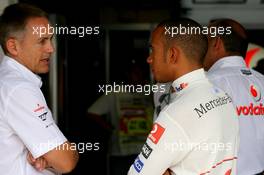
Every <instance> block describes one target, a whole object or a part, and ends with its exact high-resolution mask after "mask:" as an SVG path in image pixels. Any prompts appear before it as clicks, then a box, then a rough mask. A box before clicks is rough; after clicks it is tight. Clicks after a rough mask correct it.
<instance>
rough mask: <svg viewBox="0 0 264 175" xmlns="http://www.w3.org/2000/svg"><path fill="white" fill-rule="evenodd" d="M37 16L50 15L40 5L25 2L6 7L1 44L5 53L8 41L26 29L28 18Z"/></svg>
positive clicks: (0, 20)
mask: <svg viewBox="0 0 264 175" xmlns="http://www.w3.org/2000/svg"><path fill="white" fill-rule="evenodd" d="M35 17H45V18H48V15H47V13H46V12H45V11H43V10H41V9H40V8H38V7H35V6H32V5H29V4H24V3H17V4H12V5H10V6H8V7H6V8H5V10H4V12H3V14H2V16H1V17H0V44H1V46H2V48H3V51H4V53H5V54H6V53H7V48H6V44H5V43H6V41H7V40H8V39H9V38H10V37H14V36H15V33H17V32H22V31H24V29H25V26H26V24H27V21H28V19H30V18H35Z"/></svg>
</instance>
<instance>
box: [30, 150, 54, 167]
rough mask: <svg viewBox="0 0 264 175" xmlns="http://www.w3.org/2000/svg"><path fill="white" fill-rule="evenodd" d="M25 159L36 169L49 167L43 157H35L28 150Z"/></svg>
mask: <svg viewBox="0 0 264 175" xmlns="http://www.w3.org/2000/svg"><path fill="white" fill-rule="evenodd" d="M27 160H28V162H29V163H30V164H31V165H32V166H33V167H34V168H35V169H36V170H37V171H43V170H44V169H45V168H48V167H49V165H48V162H47V161H46V160H45V159H44V158H43V157H39V158H37V159H35V158H34V157H33V156H32V154H31V153H30V152H28V155H27Z"/></svg>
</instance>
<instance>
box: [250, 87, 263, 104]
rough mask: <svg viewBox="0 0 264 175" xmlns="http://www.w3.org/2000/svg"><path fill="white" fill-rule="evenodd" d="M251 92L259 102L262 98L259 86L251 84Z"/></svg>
mask: <svg viewBox="0 0 264 175" xmlns="http://www.w3.org/2000/svg"><path fill="white" fill-rule="evenodd" d="M250 94H251V96H252V97H253V98H254V100H255V101H256V102H258V101H259V100H260V99H261V93H260V90H259V88H258V87H257V86H256V85H251V86H250Z"/></svg>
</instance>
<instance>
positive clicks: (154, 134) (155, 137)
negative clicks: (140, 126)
mask: <svg viewBox="0 0 264 175" xmlns="http://www.w3.org/2000/svg"><path fill="white" fill-rule="evenodd" d="M164 131H165V128H163V127H162V126H161V125H160V124H158V123H154V125H153V128H152V131H150V134H149V136H148V138H149V139H150V140H151V141H152V142H153V143H155V144H157V143H158V142H159V139H160V137H161V136H162V134H163V133H164Z"/></svg>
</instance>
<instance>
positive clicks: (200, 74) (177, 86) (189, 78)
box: [172, 68, 206, 92]
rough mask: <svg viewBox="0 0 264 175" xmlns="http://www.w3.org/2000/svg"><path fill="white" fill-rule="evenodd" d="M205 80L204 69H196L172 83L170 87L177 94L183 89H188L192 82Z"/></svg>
mask: <svg viewBox="0 0 264 175" xmlns="http://www.w3.org/2000/svg"><path fill="white" fill-rule="evenodd" d="M205 78H206V76H205V72H204V69H203V68H201V69H197V70H194V71H192V72H189V73H187V74H185V75H183V76H181V77H179V78H178V79H176V80H174V81H173V83H172V87H173V89H174V90H175V92H179V91H181V90H183V89H185V88H186V87H188V86H189V85H190V84H191V83H192V82H194V81H197V80H201V79H205Z"/></svg>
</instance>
